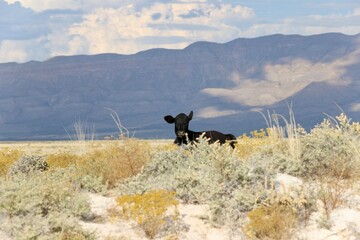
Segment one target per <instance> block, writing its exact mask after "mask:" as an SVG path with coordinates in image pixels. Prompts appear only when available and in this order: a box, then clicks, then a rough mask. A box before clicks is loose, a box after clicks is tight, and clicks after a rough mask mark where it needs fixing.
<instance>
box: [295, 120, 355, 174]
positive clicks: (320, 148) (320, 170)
mask: <svg viewBox="0 0 360 240" xmlns="http://www.w3.org/2000/svg"><path fill="white" fill-rule="evenodd" d="M359 128H360V127H359V124H358V123H350V120H349V119H348V118H347V117H346V115H344V114H341V115H340V116H338V117H337V121H335V122H331V121H330V120H328V119H325V120H324V121H323V122H322V123H321V124H319V125H317V126H315V128H314V129H312V131H311V132H310V133H309V134H307V135H306V136H305V137H304V138H303V139H302V142H303V144H302V146H303V149H302V154H301V162H302V164H301V165H302V166H303V169H302V171H301V172H300V174H301V175H302V176H304V177H307V178H317V179H319V178H324V177H325V178H326V177H336V178H337V177H340V176H341V178H342V179H346V178H347V179H349V178H357V177H359V176H360V175H359V172H360V154H359V150H358V148H359V146H360V138H359V136H360V135H359V133H360V130H359Z"/></svg>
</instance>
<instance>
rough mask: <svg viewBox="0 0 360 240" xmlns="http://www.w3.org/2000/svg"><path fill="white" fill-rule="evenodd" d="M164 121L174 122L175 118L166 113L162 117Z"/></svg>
mask: <svg viewBox="0 0 360 240" xmlns="http://www.w3.org/2000/svg"><path fill="white" fill-rule="evenodd" d="M164 119H165V121H166V122H168V123H174V122H175V118H174V117H173V116H171V115H166V116H165V117H164Z"/></svg>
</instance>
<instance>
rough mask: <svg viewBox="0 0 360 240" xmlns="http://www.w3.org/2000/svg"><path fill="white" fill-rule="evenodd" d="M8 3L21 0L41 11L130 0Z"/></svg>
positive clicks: (57, 0)
mask: <svg viewBox="0 0 360 240" xmlns="http://www.w3.org/2000/svg"><path fill="white" fill-rule="evenodd" d="M5 1H6V2H8V3H15V2H20V3H21V5H22V6H24V7H27V8H31V9H33V10H34V11H37V12H41V11H46V10H51V9H73V10H77V9H83V10H91V9H96V8H101V7H116V6H119V5H122V4H124V2H132V1H129V0H125V1H124V0H122V1H118V0H101V1H99V0H61V1H59V0H41V1H39V0H5Z"/></svg>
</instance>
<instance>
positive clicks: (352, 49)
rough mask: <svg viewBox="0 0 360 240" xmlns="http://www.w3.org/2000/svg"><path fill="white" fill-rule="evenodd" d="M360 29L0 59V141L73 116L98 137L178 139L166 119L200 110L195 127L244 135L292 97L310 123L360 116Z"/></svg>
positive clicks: (48, 135) (32, 135)
mask: <svg viewBox="0 0 360 240" xmlns="http://www.w3.org/2000/svg"><path fill="white" fill-rule="evenodd" d="M359 76H360V34H358V35H353V36H348V35H343V34H339V33H327V34H320V35H312V36H300V35H281V34H276V35H271V36H264V37H258V38H252V39H245V38H239V39H235V40H233V41H230V42H228V43H223V44H220V43H212V42H196V43H193V44H191V45H189V46H188V47H186V48H185V49H182V50H167V49H151V50H148V51H143V52H139V53H137V54H132V55H119V54H99V55H92V56H87V55H78V56H67V57H65V56H59V57H54V58H51V59H49V60H47V61H44V62H37V61H31V62H27V63H23V64H17V63H2V64H0V140H30V139H31V140H37V139H39V140H40V139H66V138H69V137H68V135H67V133H66V131H68V132H69V133H71V132H72V126H73V124H74V122H76V121H81V122H83V123H85V122H86V123H87V124H88V125H91V126H92V125H94V126H95V128H96V134H97V135H98V136H99V138H102V137H103V136H105V135H110V134H115V133H116V131H117V129H116V126H115V123H114V122H113V120H112V119H111V116H110V112H109V110H107V109H106V108H111V109H113V110H115V111H116V112H117V113H118V114H119V116H120V118H121V121H122V123H123V124H124V125H125V126H126V127H127V128H129V130H130V131H132V132H134V131H135V136H136V137H145V138H172V137H173V135H174V132H173V126H171V125H168V124H167V123H166V122H165V121H164V120H163V116H164V115H167V114H172V115H176V114H177V113H179V112H185V113H189V112H190V111H191V110H193V111H194V118H193V121H192V122H191V123H190V129H194V130H198V131H199V130H210V129H217V130H219V131H222V132H229V133H233V134H235V135H241V134H243V133H245V132H249V131H251V130H255V129H259V128H263V127H266V125H265V121H264V119H263V118H262V116H261V115H260V114H259V113H258V112H256V111H258V110H262V111H266V110H270V111H276V112H277V113H280V114H284V115H286V113H287V105H288V103H290V102H291V103H292V104H293V111H294V113H295V117H296V119H297V121H298V123H300V124H301V125H303V126H305V127H312V126H313V125H314V124H316V123H319V122H320V121H321V120H322V119H323V118H324V117H325V115H324V114H323V113H327V114H329V115H332V116H334V115H336V114H338V113H339V112H340V109H339V108H338V107H337V105H338V106H340V107H341V108H342V109H343V110H344V111H345V112H346V113H347V114H348V115H349V116H350V117H352V118H353V120H357V121H359V120H360V99H359V96H360V77H359Z"/></svg>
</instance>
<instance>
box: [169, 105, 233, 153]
mask: <svg viewBox="0 0 360 240" xmlns="http://www.w3.org/2000/svg"><path fill="white" fill-rule="evenodd" d="M192 117H193V111H191V112H190V114H189V116H188V115H186V114H185V113H180V114H178V115H177V116H176V117H175V118H174V117H173V116H171V115H167V116H165V117H164V119H165V121H166V122H168V123H170V124H172V123H175V134H176V139H175V141H174V143H176V144H178V145H181V144H187V143H188V141H187V139H188V140H189V141H190V142H194V141H196V139H197V138H199V137H200V135H201V134H203V133H204V137H206V138H209V139H210V140H209V143H214V142H216V141H219V143H220V144H223V143H225V142H226V141H229V142H230V146H231V147H232V148H235V143H236V137H235V136H234V135H232V134H223V133H221V132H217V131H203V132H193V131H191V130H189V122H190V120H191V119H192Z"/></svg>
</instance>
